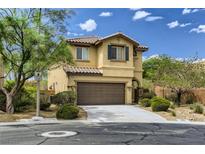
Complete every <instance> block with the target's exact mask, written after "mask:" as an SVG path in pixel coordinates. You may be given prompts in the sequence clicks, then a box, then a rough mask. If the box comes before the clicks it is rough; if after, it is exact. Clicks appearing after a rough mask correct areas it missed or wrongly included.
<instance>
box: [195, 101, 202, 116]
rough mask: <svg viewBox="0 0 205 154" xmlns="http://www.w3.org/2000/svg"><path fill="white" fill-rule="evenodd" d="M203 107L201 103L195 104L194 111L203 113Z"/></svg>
mask: <svg viewBox="0 0 205 154" xmlns="http://www.w3.org/2000/svg"><path fill="white" fill-rule="evenodd" d="M203 112H204V108H203V106H202V105H201V104H198V103H197V104H195V107H194V113H198V114H203Z"/></svg>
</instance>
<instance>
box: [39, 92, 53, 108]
mask: <svg viewBox="0 0 205 154" xmlns="http://www.w3.org/2000/svg"><path fill="white" fill-rule="evenodd" d="M50 106H51V103H50V102H49V96H48V95H42V96H41V97H40V109H41V110H43V111H46V110H48V109H49V107H50Z"/></svg>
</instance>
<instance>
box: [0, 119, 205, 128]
mask: <svg viewBox="0 0 205 154" xmlns="http://www.w3.org/2000/svg"><path fill="white" fill-rule="evenodd" d="M69 123H85V124H102V123H113V124H115V123H139V124H140V123H141V124H176V125H205V122H187V121H166V122H146V121H145V122H128V121H127V122H120V121H118V122H117V121H116V122H111V121H110V122H109V121H107V122H103V121H96V122H94V121H89V120H54V121H49V120H48V121H29V122H4V123H1V122H0V127H1V126H23V125H48V124H51V125H52V124H69Z"/></svg>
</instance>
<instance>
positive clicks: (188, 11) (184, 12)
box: [182, 8, 192, 14]
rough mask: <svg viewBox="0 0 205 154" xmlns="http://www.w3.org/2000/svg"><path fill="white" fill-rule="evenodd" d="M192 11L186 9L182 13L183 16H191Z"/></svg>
mask: <svg viewBox="0 0 205 154" xmlns="http://www.w3.org/2000/svg"><path fill="white" fill-rule="evenodd" d="M191 11H192V10H191V9H187V8H186V9H184V10H183V11H182V14H189V13H191Z"/></svg>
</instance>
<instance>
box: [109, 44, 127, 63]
mask: <svg viewBox="0 0 205 154" xmlns="http://www.w3.org/2000/svg"><path fill="white" fill-rule="evenodd" d="M108 59H110V60H120V61H128V60H129V48H128V47H127V46H117V45H108Z"/></svg>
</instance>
